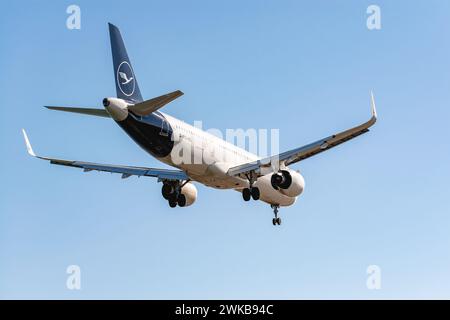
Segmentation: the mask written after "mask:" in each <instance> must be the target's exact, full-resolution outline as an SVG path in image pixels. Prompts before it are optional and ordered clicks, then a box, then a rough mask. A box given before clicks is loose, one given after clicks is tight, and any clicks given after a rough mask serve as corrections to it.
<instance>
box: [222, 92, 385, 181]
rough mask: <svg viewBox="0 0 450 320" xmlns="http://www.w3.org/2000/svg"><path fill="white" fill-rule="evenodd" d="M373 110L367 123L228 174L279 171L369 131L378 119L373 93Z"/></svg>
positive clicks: (231, 169) (243, 165)
mask: <svg viewBox="0 0 450 320" xmlns="http://www.w3.org/2000/svg"><path fill="white" fill-rule="evenodd" d="M371 112H372V117H371V118H370V119H369V120H368V121H367V122H365V123H363V124H361V125H359V126H356V127H353V128H351V129H348V130H345V131H342V132H339V133H336V134H333V135H331V136H328V137H326V138H323V139H320V140H317V141H315V142H313V143H310V144H307V145H305V146H303V147H300V148H296V149H292V150H289V151H286V152H283V153H280V154H278V155H275V156H272V157H267V158H264V159H261V160H258V161H253V162H250V163H245V164H242V165H239V166H236V167H232V168H230V169H229V170H228V172H227V174H228V175H230V176H241V177H242V178H244V177H245V176H246V175H248V174H251V173H256V175H257V176H260V175H264V174H267V173H269V172H270V171H272V172H273V171H278V168H279V167H280V165H281V164H284V165H285V166H288V165H290V164H293V163H296V162H299V161H302V160H305V159H307V158H309V157H312V156H314V155H316V154H319V153H321V152H323V151H326V150H329V149H331V148H333V147H335V146H338V145H340V144H341V143H344V142H347V141H349V140H351V139H353V138H356V137H357V136H359V135H361V134H364V133H366V132H368V131H369V128H370V127H371V126H372V125H373V124H375V122H376V121H377V111H376V108H375V99H374V97H373V94H372V95H371Z"/></svg>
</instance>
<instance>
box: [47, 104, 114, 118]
mask: <svg viewBox="0 0 450 320" xmlns="http://www.w3.org/2000/svg"><path fill="white" fill-rule="evenodd" d="M45 107H46V108H47V109H50V110H58V111H65V112H73V113H81V114H87V115H90V116H97V117H105V118H110V115H109V113H108V112H107V111H106V110H105V109H93V108H73V107H54V106H45Z"/></svg>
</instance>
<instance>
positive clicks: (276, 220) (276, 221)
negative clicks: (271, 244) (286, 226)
mask: <svg viewBox="0 0 450 320" xmlns="http://www.w3.org/2000/svg"><path fill="white" fill-rule="evenodd" d="M270 207H271V208H272V209H273V213H274V214H275V218H273V219H272V224H273V225H274V226H276V225H281V218H280V217H278V209H279V208H280V206H279V205H277V204H271V205H270Z"/></svg>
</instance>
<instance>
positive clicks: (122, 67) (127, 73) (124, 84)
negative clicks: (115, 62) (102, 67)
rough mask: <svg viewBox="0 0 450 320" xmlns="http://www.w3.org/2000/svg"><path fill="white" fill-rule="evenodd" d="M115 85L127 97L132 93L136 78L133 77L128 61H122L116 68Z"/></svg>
mask: <svg viewBox="0 0 450 320" xmlns="http://www.w3.org/2000/svg"><path fill="white" fill-rule="evenodd" d="M116 77H117V86H118V87H119V89H120V91H122V93H123V94H124V95H126V96H127V97H129V96H131V95H132V94H133V93H134V88H135V86H136V80H135V79H134V72H133V69H132V68H131V66H130V64H129V63H128V61H122V62H121V63H120V64H119V67H118V68H117V75H116Z"/></svg>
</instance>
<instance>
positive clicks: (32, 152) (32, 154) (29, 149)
mask: <svg viewBox="0 0 450 320" xmlns="http://www.w3.org/2000/svg"><path fill="white" fill-rule="evenodd" d="M22 133H23V138H24V139H25V144H26V146H27V151H28V154H29V155H30V156H33V157H36V154H35V153H34V151H33V148H32V147H31V143H30V140H28V136H27V133H26V132H25V129H22Z"/></svg>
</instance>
